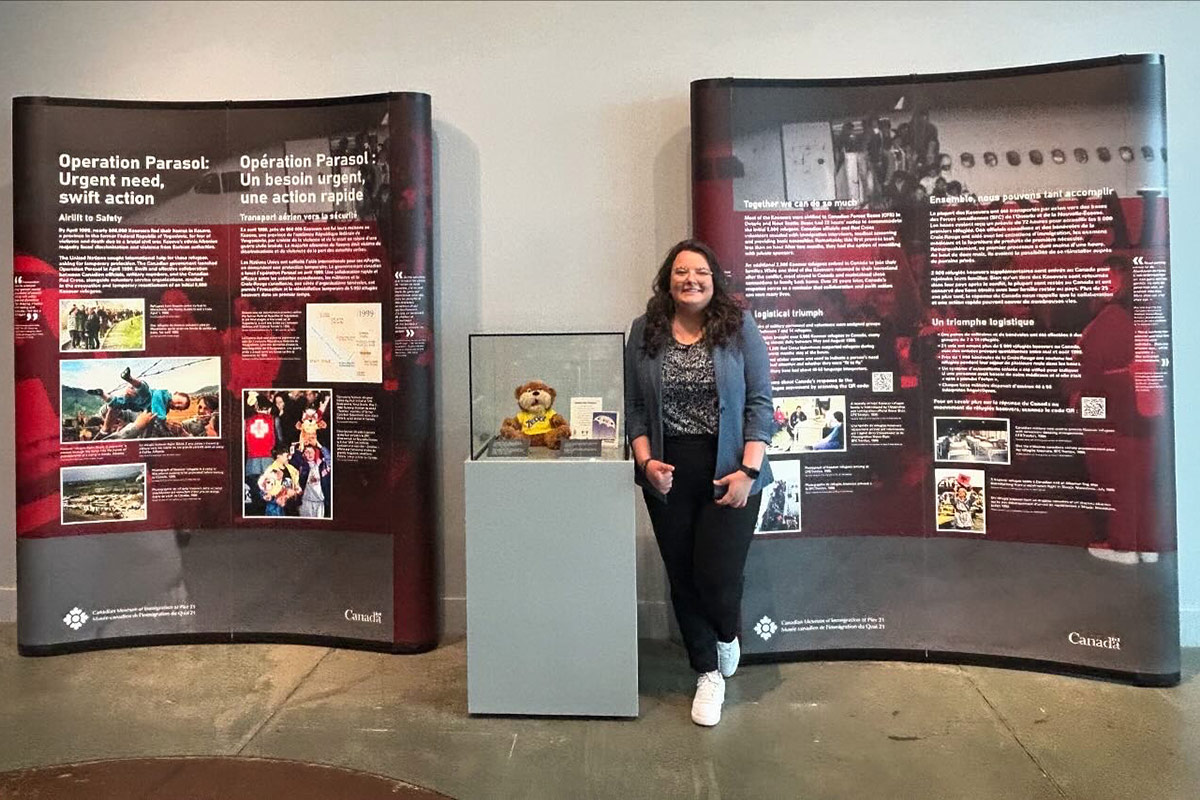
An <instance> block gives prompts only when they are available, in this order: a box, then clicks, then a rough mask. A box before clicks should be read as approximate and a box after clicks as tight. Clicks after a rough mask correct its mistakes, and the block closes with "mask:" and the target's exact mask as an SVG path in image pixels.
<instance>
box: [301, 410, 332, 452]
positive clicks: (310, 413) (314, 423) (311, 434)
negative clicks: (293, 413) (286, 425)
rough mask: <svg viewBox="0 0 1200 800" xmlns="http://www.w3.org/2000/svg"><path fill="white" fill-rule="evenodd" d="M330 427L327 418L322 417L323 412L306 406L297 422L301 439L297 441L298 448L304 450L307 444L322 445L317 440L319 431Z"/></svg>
mask: <svg viewBox="0 0 1200 800" xmlns="http://www.w3.org/2000/svg"><path fill="white" fill-rule="evenodd" d="M326 427H328V425H326V423H325V420H323V419H321V412H320V411H318V410H317V409H315V408H306V409H304V413H303V414H302V415H301V416H300V421H299V422H297V423H296V430H298V431H300V439H299V441H297V442H296V449H297V450H303V449H304V446H305V445H308V444H311V445H316V446H318V447H319V446H320V443H319V442H318V441H317V431H319V430H321V429H323V428H326Z"/></svg>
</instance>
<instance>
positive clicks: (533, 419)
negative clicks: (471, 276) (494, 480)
mask: <svg viewBox="0 0 1200 800" xmlns="http://www.w3.org/2000/svg"><path fill="white" fill-rule="evenodd" d="M469 350H470V370H471V458H472V460H476V459H481V458H521V459H527V458H535V459H556V458H570V459H593V460H595V459H601V460H606V461H609V460H624V459H625V458H627V449H628V448H627V446H626V444H625V380H624V350H625V334H624V333H619V332H618V333H516V334H509V333H477V334H471V336H470V348H469Z"/></svg>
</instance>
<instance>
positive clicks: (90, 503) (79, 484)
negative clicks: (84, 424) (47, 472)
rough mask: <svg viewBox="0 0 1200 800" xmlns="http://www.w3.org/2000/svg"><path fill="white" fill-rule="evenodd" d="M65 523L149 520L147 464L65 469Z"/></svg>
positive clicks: (63, 492)
mask: <svg viewBox="0 0 1200 800" xmlns="http://www.w3.org/2000/svg"><path fill="white" fill-rule="evenodd" d="M61 479H62V492H61V495H60V496H61V497H62V523H63V524H64V525H80V524H84V523H88V522H132V521H137V520H144V519H145V518H146V465H145V464H105V465H103V466H96V467H63V469H62V475H61Z"/></svg>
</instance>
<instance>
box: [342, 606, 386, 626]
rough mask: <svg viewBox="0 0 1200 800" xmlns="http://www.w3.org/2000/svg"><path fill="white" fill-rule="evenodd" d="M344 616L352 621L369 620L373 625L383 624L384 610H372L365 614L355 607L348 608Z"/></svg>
mask: <svg viewBox="0 0 1200 800" xmlns="http://www.w3.org/2000/svg"><path fill="white" fill-rule="evenodd" d="M342 616H344V617H345V618H346V619H347V620H349V621H350V622H369V623H371V624H372V625H382V624H383V612H382V611H371V612H369V613H365V614H364V613H363V612H361V611H355V610H354V609H353V608H347V609H346V611H345V613H343V614H342Z"/></svg>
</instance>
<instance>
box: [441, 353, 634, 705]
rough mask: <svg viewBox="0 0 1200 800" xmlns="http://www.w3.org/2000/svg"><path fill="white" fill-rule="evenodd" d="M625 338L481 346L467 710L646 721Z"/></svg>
mask: <svg viewBox="0 0 1200 800" xmlns="http://www.w3.org/2000/svg"><path fill="white" fill-rule="evenodd" d="M624 342H625V337H624V335H623V334H621V333H594V334H593V333H585V334H574V333H566V334H513V335H508V334H479V335H473V336H471V339H470V369H471V457H470V458H469V459H467V461H466V463H465V465H464V469H465V474H466V537H467V541H466V550H467V552H466V562H467V707H468V710H469V711H470V712H471V713H473V714H544V715H572V716H621V717H629V716H636V715H637V713H638V696H637V581H636V574H635V572H636V548H635V541H634V535H635V529H636V525H635V519H634V507H633V498H634V492H633V466H632V462H630V461H629V459H628V455H627V447H626V444H625V442H624V440H623V429H622V417H623V416H624V383H623V381H624V379H623V369H622V364H623V351H624Z"/></svg>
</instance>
